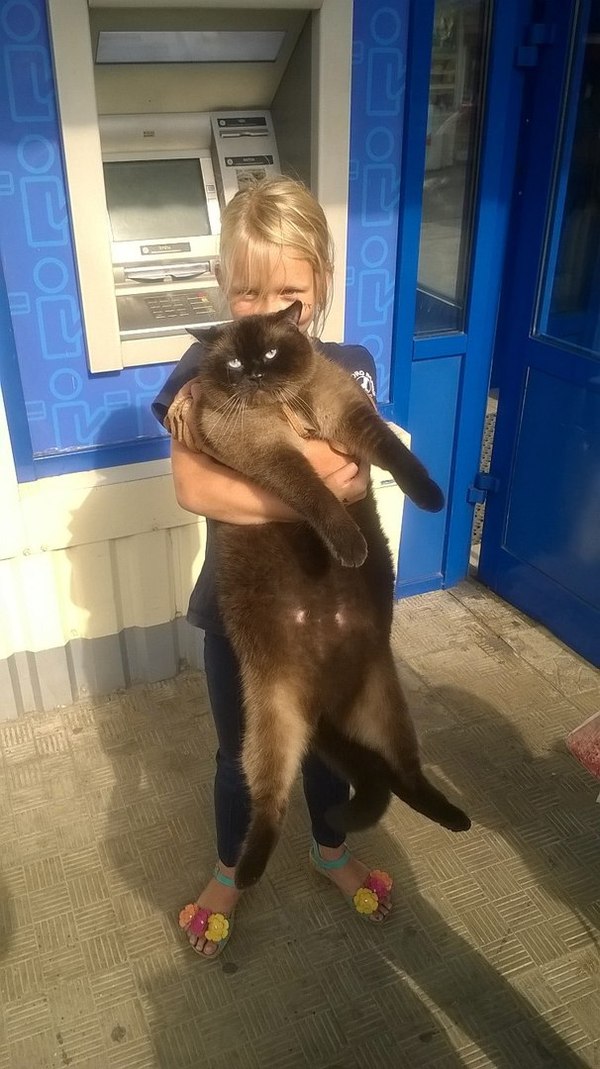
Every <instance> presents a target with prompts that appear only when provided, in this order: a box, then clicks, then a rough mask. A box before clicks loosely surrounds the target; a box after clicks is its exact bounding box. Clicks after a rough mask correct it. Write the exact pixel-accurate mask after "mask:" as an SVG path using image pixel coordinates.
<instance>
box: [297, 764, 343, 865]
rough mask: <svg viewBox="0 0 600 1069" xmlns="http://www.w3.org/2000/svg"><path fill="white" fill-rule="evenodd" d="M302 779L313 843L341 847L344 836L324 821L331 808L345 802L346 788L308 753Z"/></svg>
mask: <svg viewBox="0 0 600 1069" xmlns="http://www.w3.org/2000/svg"><path fill="white" fill-rule="evenodd" d="M302 779H303V783H304V797H305V798H306V804H307V806H308V812H309V813H310V821H311V826H312V834H313V839H314V840H315V842H316V843H319V845H321V846H329V847H339V846H341V845H342V844H343V842H344V836H343V835H340V834H339V832H336V831H334V830H333V828H330V827H329V825H328V823H327V821H326V820H325V813H326V812H327V810H328V809H330V808H332V806H335V805H341V804H342V803H343V802H347V801H348V798H349V795H350V788H349V786H348V784H347V783H346V782H345V781H344V780H343V779H340V778H339V776H336V775H335V773H334V772H332V771H331V769H330V768H328V767H327V765H326V764H324V763H323V761H321V758H320V757H317V755H316V754H315V753H313V752H312V751H310V752H309V753H308V754H307V755H306V757H305V758H304V762H303V764H302Z"/></svg>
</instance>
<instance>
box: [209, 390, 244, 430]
mask: <svg viewBox="0 0 600 1069" xmlns="http://www.w3.org/2000/svg"><path fill="white" fill-rule="evenodd" d="M238 401H239V398H238V397H236V396H235V394H234V396H233V397H228V398H227V400H226V401H225V403H224V404H223V405H219V408H217V409H215V411H216V412H219V411H220V412H221V415H220V416H219V418H218V420H217V421H216V423H215V425H214V426H215V430H216V428H217V427H218V426H219V424H220V423H221V422H222V421H223V420H225V423H226V424H227V420H228V417H229V416H230V415H231V412H232V410H234V409H235V407H236V405H237V403H238Z"/></svg>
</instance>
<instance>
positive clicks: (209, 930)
mask: <svg viewBox="0 0 600 1069" xmlns="http://www.w3.org/2000/svg"><path fill="white" fill-rule="evenodd" d="M204 934H205V935H206V938H207V939H210V941H211V943H220V942H221V941H222V940H223V939H227V936H228V935H229V921H228V920H227V917H224V916H223V914H222V913H211V915H210V917H209V919H208V925H207V927H206V932H205V933H204Z"/></svg>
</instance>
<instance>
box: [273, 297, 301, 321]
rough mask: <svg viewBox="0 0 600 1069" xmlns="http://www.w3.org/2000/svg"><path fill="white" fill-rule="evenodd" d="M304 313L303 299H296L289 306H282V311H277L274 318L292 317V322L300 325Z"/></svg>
mask: <svg viewBox="0 0 600 1069" xmlns="http://www.w3.org/2000/svg"><path fill="white" fill-rule="evenodd" d="M301 315H302V301H294V302H293V304H290V306H289V307H288V308H282V310H281V312H275V314H274V315H273V319H275V320H281V319H291V321H292V323H295V324H296V326H298V323H299V322H300V316H301Z"/></svg>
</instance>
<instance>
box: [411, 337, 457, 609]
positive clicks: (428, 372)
mask: <svg viewBox="0 0 600 1069" xmlns="http://www.w3.org/2000/svg"><path fill="white" fill-rule="evenodd" d="M461 368H462V357H460V356H448V357H442V358H439V359H437V360H416V361H415V362H414V363H413V369H412V381H411V393H410V410H409V421H408V425H409V427H411V428H412V429H413V431H412V439H411V446H412V448H413V449H414V451H415V453H416V454H417V456H418V457H419V459H420V460H422V461H423V463H424V464H425V466H426V467H427V468H428V470H429V472H430V474H431V476H432V478H434V479H435V480H436V482H437V483H439V485H440V486H441V487H442V489H443V491H444V494H445V495H446V502H447V504H446V508H444V509H443V511H442V512H437V513H435V514H432V513H430V512H423V511H422V510H421V509H418V508H417V507H416V505H413V504H412V502H411V501H408V500H407V501H406V502H405V507H404V518H403V521H402V538H401V542H400V560H399V567H398V582H397V584H396V592H397V594H398V595H404V594H416V593H419V592H421V591H424V590H431V589H434V588H436V587H440V586H441V585H442V575H443V568H444V547H445V533H446V520H447V507H448V494H449V488H450V485H451V480H452V458H453V454H454V439H455V434H456V415H457V405H458V396H459V388H460V378H461ZM405 562H406V563H408V568H405V567H404V566H403V564H404V563H405ZM415 577H418V578H417V579H415Z"/></svg>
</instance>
